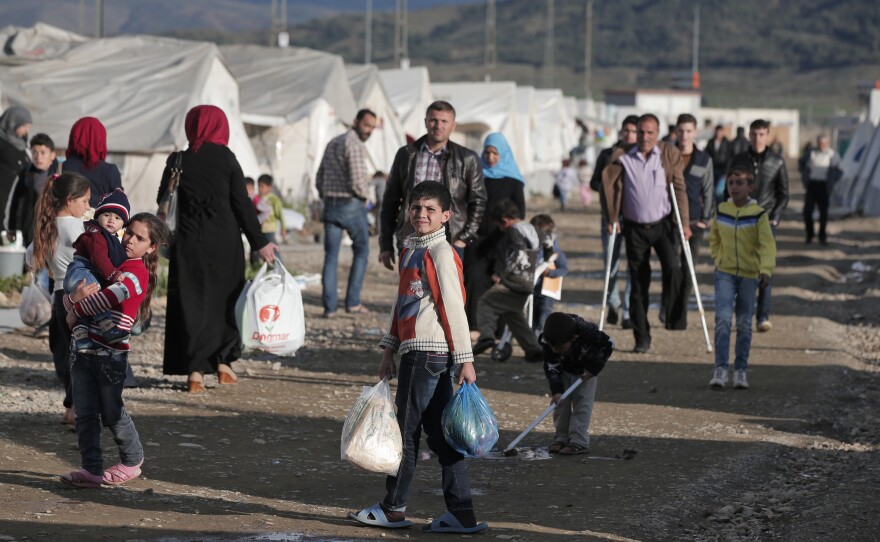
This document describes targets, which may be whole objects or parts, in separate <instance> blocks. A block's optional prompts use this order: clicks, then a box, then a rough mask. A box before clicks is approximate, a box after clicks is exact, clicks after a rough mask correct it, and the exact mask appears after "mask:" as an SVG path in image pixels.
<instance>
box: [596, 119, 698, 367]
mask: <svg viewBox="0 0 880 542" xmlns="http://www.w3.org/2000/svg"><path fill="white" fill-rule="evenodd" d="M659 126H660V121H659V120H658V119H657V117H656V116H654V115H652V114H650V113H648V114H646V115H642V116H641V117H640V118H639V123H638V129H637V134H636V145H635V146H634V147H633V148H631V149H629V150H628V151H626V150H623V149H618V150H617V151H615V152H614V153H613V154H612V157H611V163H610V164H609V165H608V167H606V168H605V171H604V172H603V173H602V192H601V197H602V198H604V204H603V206H602V208H603V212H604V213H605V219H606V221H607V223H608V228H609V233H610V232H611V231H614V232H616V233H620V232H621V227H620V223H619V221H618V218H617V217H619V216H620V215H623V222H624V227H623V232H622V233H623V237H624V240H625V242H626V259H627V268H628V269H629V273H630V278H631V279H632V293H631V294H630V318H631V319H632V325H633V335H634V338H635V348H634V349H633V351H634V352H637V353H645V352H648V350H650V348H651V330H650V325H649V324H648V290H649V289H650V286H651V264H650V256H651V249H652V248H653V249H654V252H656V254H657V257H658V258H659V259H660V266H661V267H662V269H663V281H664V286H665V288H664V290H665V291H666V292H667V294H668V299H669V301H670V302H669V303H668V304H667V307H666V329H684V327H685V325H686V320H685V311H686V309H687V306H686V305H685V304H684V301H683V300H682V296H681V295H680V290H681V276H682V270H681V262H680V260H679V258H678V255H677V252H676V250H675V246H676V240H675V235H676V234H677V231H676V229H677V226H676V223H675V221H676V218H677V217H675V213H673V206H672V201H671V199H670V193H673V194H675V200H676V203H677V205H678V208H679V211H680V213H681V217H680V220H681V222H680V224H681V226H682V232H683V234H684V236H685V240H687V239H690V237H691V229H690V223H689V214H688V205H687V193H686V190H685V185H684V177H683V173H682V170H683V164H682V160H681V152H680V151H679V150H678V149H677V148H676V147H675V145H672V144H668V143H663V142H659V141H658V135H659ZM669 185H671V186H672V188H673V189H672V190H671V191H669V192H668V191H667V187H668V186H669Z"/></svg>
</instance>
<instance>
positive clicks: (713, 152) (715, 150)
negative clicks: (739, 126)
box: [706, 124, 733, 198]
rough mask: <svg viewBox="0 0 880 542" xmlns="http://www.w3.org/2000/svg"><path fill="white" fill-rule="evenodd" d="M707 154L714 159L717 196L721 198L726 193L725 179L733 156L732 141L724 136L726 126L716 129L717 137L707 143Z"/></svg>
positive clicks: (719, 126)
mask: <svg viewBox="0 0 880 542" xmlns="http://www.w3.org/2000/svg"><path fill="white" fill-rule="evenodd" d="M706 152H707V153H709V157H710V158H712V166H713V167H714V169H715V171H714V172H713V173H714V175H715V187H716V190H715V195H716V196H718V197H719V198H720V197H721V194H723V193H724V191H725V187H724V178H725V176H726V175H727V168H728V167H729V166H730V159H731V158H732V157H733V155H732V154H731V147H730V140H728V139H727V138H726V137H725V136H724V126H721V125H720V124H719V125H718V126H716V127H715V137H713V138H712V139H710V140H709V142H708V143H706Z"/></svg>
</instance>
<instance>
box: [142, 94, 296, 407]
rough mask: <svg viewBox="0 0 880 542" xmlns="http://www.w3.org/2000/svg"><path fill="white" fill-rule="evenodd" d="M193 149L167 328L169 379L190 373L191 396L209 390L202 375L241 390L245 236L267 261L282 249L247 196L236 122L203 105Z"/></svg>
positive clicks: (185, 161)
mask: <svg viewBox="0 0 880 542" xmlns="http://www.w3.org/2000/svg"><path fill="white" fill-rule="evenodd" d="M185 128H186V137H187V139H188V140H189V148H188V149H187V150H186V151H183V155H182V160H181V169H182V173H181V176H180V185H179V188H178V190H177V193H176V196H175V197H177V198H179V199H178V203H177V205H178V207H177V209H178V211H177V212H178V214H177V231H176V233H175V238H174V241H173V242H172V244H171V258H170V259H171V267H170V269H169V273H168V309H167V318H166V323H165V355H164V362H163V372H164V374H166V375H188V376H189V380H188V388H189V391H190V392H191V393H199V392H204V391H205V386H204V380H203V375H205V374H214V373H216V374H217V378H218V380H219V382H220V384H235V383H236V380H237V377H236V375H235V372H234V371H233V370H232V368H231V367H230V364H231V363H232V362H233V361H235V360H237V359H238V358H239V357H241V337H240V336H239V331H238V328H237V326H236V324H235V315H234V308H235V302H236V300H237V299H238V296H239V294H241V291H242V289H243V288H244V283H245V280H244V270H245V262H244V247H243V246H242V242H241V232H244V234H245V236H246V237H247V239H248V241H249V242H250V244H251V246H252V247H256V248H257V251H258V252H259V254H260V256H261V257H262V258H263V259H264V260H266V261H268V262H270V263H271V262H273V261H274V260H275V251H276V250H278V247H277V246H276V245H275V244H274V243H270V242H268V240H267V239H266V237H265V235H263V232H262V231H261V229H260V223H259V221H258V220H257V213H256V211H255V209H254V206H253V204H252V203H251V200H250V199H249V198H248V195H247V189H246V188H245V184H244V175H243V174H242V171H241V166H239V164H238V160H236V158H235V155H234V154H233V153H232V151H230V150H229V148H228V147H227V146H226V145H227V143H228V142H229V124H228V122H227V120H226V115H225V114H224V113H223V111H222V110H220V109H219V108H217V107H214V106H210V105H200V106H197V107H194V108H193V109H191V110H190V111H189V113H187V115H186V123H185ZM174 158H175V155H172V156H171V157H169V159H168V163H167V165H166V167H165V173H164V174H163V176H162V183H161V185H160V188H159V198H158V200H159V201H161V200H162V199H163V198H164V196H165V192H166V190H167V186H168V179H169V176H170V170H171V166H172V164H173V163H174Z"/></svg>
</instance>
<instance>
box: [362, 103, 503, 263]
mask: <svg viewBox="0 0 880 542" xmlns="http://www.w3.org/2000/svg"><path fill="white" fill-rule="evenodd" d="M425 128H426V129H427V132H428V133H427V134H426V135H424V136H422V137H421V138H419V139H417V140H416V141H414V142H413V143H410V144H409V145H406V146H404V147H401V148H400V150H398V151H397V155H396V156H395V157H394V163H393V164H392V166H391V171H390V172H389V174H388V183H387V185H386V188H385V195H384V197H383V198H382V212H381V215H380V216H381V227H380V228H379V261H380V262H382V264H383V265H384V266H385V267H387V268H388V269H394V263H395V250H394V240H395V238H396V239H397V252H400V251H401V250H402V249H403V240H404V239H406V237H407V235H409V234H410V233H411V231H412V227H411V226H410V225H409V220H407V212H408V210H407V207H408V206H409V193H410V191H411V190H412V188H413V187H414V186H415V185H417V184H419V183H420V182H423V181H438V182H441V183H443V184H444V185H445V186H446V188H448V189H449V192H450V193H451V194H452V218H451V219H450V220H449V223H448V226H447V228H448V232H449V234H450V236H451V239H450V241H451V242H452V244H453V246H454V247H455V250H456V251H457V252H458V255H459V257H461V256H462V254H463V252H464V247H465V246H467V245H468V244H469V243H471V242H473V241H474V240H475V239H476V238H477V230H478V229H479V227H480V221H481V220H482V218H483V213H484V212H485V211H486V185H485V184H484V182H483V166H482V163H481V162H480V157H479V156H477V153H475V152H474V151H472V150H470V149H468V148H465V147H462V146H461V145H458V144H456V143H453V142H452V141H449V136H450V135H451V134H452V132H453V131H454V130H455V109H454V108H453V107H452V105H451V104H449V103H448V102H444V101H436V102H434V103H432V104H431V105H429V106H428V110H427V112H426V114H425Z"/></svg>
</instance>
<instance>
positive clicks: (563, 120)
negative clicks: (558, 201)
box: [528, 89, 577, 194]
mask: <svg viewBox="0 0 880 542" xmlns="http://www.w3.org/2000/svg"><path fill="white" fill-rule="evenodd" d="M573 123H574V119H570V118H569V117H568V114H567V112H566V110H565V103H564V101H563V96H562V91H561V90H559V89H538V90H535V129H534V131H533V132H532V146H533V148H534V150H535V171H534V173H533V174H532V180H531V182H530V183H529V187H528V190H529V191H530V192H538V193H543V194H549V193H550V192H551V191H552V189H553V182H554V173H555V172H556V171H558V170H559V168H560V167H562V160H563V159H565V158H567V157H568V153H569V151H570V150H571V149H572V147H574V146H575V145H576V144H577V141H576V140H574V139H573V135H572V130H571V129H570V127H569V125H570V124H573Z"/></svg>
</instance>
